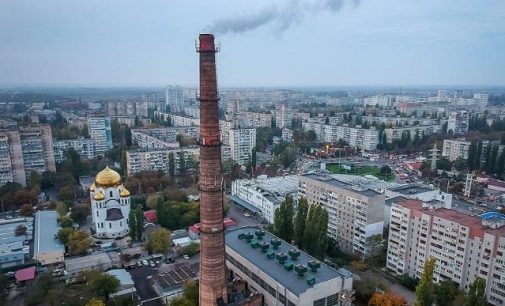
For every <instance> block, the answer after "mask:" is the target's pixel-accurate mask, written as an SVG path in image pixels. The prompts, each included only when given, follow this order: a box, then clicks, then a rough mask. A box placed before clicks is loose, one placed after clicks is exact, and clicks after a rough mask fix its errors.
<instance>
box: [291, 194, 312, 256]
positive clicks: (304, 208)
mask: <svg viewBox="0 0 505 306" xmlns="http://www.w3.org/2000/svg"><path fill="white" fill-rule="evenodd" d="M308 212H309V204H308V203H307V199H305V198H303V197H302V198H300V200H298V207H297V209H296V216H295V221H294V239H295V243H296V245H297V246H298V247H299V248H301V249H302V248H303V233H304V232H305V224H306V222H307V215H308Z"/></svg>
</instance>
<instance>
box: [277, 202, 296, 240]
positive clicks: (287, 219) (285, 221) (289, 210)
mask: <svg viewBox="0 0 505 306" xmlns="http://www.w3.org/2000/svg"><path fill="white" fill-rule="evenodd" d="M293 214H294V211H293V197H291V195H289V194H288V195H287V196H286V200H284V201H283V202H282V203H281V205H280V206H279V207H278V208H277V209H276V210H275V213H274V231H275V234H276V235H277V236H278V237H279V238H281V239H284V240H286V241H287V242H291V239H293Z"/></svg>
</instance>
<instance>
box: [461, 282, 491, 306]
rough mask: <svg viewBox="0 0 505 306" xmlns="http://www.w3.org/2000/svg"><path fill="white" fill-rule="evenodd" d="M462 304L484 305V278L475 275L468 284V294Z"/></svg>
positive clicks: (465, 305)
mask: <svg viewBox="0 0 505 306" xmlns="http://www.w3.org/2000/svg"><path fill="white" fill-rule="evenodd" d="M463 305H464V306H485V305H487V302H486V280H485V279H483V278H480V277H477V278H476V279H475V280H474V281H473V283H471V284H470V288H469V289H468V294H467V296H466V298H465V303H464V304H463Z"/></svg>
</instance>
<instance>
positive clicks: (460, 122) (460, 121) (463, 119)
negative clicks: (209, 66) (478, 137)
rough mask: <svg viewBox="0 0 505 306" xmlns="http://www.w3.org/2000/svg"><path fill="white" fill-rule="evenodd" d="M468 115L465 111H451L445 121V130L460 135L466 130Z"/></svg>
mask: <svg viewBox="0 0 505 306" xmlns="http://www.w3.org/2000/svg"><path fill="white" fill-rule="evenodd" d="M469 120H470V115H469V114H468V112H467V111H459V112H451V113H450V115H449V119H448V121H447V132H448V133H450V132H451V131H452V133H453V134H454V135H461V134H465V133H466V132H468V124H469Z"/></svg>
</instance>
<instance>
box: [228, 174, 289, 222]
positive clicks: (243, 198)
mask: <svg viewBox="0 0 505 306" xmlns="http://www.w3.org/2000/svg"><path fill="white" fill-rule="evenodd" d="M297 190H298V177H297V176H296V175H288V176H280V177H271V178H268V177H267V176H266V175H260V176H258V178H256V179H243V180H235V181H233V182H232V186H231V196H230V200H232V201H234V202H235V203H237V204H238V205H240V206H242V207H244V208H246V209H248V210H250V211H251V212H253V213H255V214H257V215H258V216H260V217H262V218H264V219H265V220H266V221H268V222H269V223H274V213H275V210H276V209H277V208H278V207H279V206H280V204H281V203H282V202H284V200H285V199H286V196H287V195H288V194H291V195H296V191H297ZM295 200H296V198H295Z"/></svg>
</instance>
